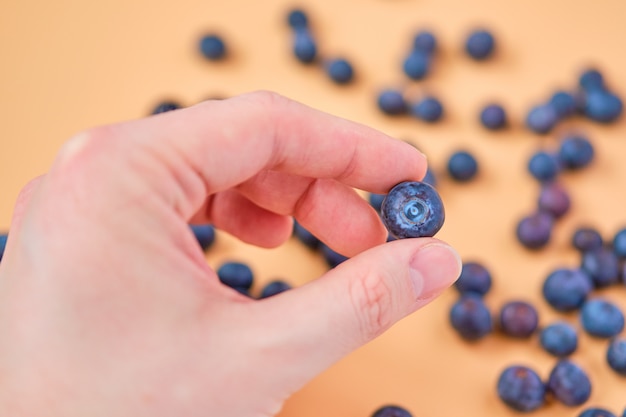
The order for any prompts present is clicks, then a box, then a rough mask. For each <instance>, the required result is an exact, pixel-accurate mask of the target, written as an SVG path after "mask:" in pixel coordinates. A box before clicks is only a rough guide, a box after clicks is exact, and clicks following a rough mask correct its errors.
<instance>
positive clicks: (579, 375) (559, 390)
mask: <svg viewBox="0 0 626 417" xmlns="http://www.w3.org/2000/svg"><path fill="white" fill-rule="evenodd" d="M546 385H547V388H548V391H549V392H551V393H552V395H554V397H555V398H556V399H557V400H559V401H560V402H561V403H563V404H565V405H567V406H570V407H574V406H578V405H581V404H584V403H585V402H586V401H587V400H588V399H589V397H590V396H591V381H590V380H589V377H588V376H587V373H586V372H585V371H584V370H583V369H582V368H581V367H580V366H578V365H576V364H575V363H574V362H571V361H570V360H568V359H561V360H560V361H559V362H558V363H557V364H556V365H555V366H554V368H553V369H552V372H550V376H549V378H548V382H547V384H546Z"/></svg>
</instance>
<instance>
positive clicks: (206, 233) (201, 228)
mask: <svg viewBox="0 0 626 417" xmlns="http://www.w3.org/2000/svg"><path fill="white" fill-rule="evenodd" d="M190 227H191V231H192V232H193V235H194V236H195V237H196V240H197V241H198V243H199V244H200V247H201V248H202V250H203V251H206V250H207V249H208V248H210V247H211V246H212V245H213V242H215V228H214V227H213V225H211V224H192V225H191V226H190Z"/></svg>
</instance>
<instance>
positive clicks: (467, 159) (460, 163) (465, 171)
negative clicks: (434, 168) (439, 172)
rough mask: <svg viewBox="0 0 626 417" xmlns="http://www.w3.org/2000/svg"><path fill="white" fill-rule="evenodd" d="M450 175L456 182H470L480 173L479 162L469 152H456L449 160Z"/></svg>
mask: <svg viewBox="0 0 626 417" xmlns="http://www.w3.org/2000/svg"><path fill="white" fill-rule="evenodd" d="M447 168H448V174H450V177H452V179H454V180H456V181H461V182H465V181H469V180H471V179H473V178H474V177H475V176H476V174H477V173H478V162H477V161H476V158H474V156H473V155H472V154H471V153H470V152H468V151H463V150H461V151H456V152H454V153H453V154H452V155H451V156H450V158H449V159H448V165H447Z"/></svg>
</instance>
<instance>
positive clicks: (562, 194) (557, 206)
mask: <svg viewBox="0 0 626 417" xmlns="http://www.w3.org/2000/svg"><path fill="white" fill-rule="evenodd" d="M570 206H571V199H570V196H569V193H568V192H567V191H566V190H565V188H563V186H562V185H561V184H559V183H557V182H550V183H544V184H542V185H541V191H540V192H539V198H538V199H537V208H538V209H539V210H540V211H543V212H545V213H548V214H550V215H551V216H552V217H554V218H555V219H559V218H561V217H563V216H564V215H565V214H566V213H567V212H568V211H569V209H570Z"/></svg>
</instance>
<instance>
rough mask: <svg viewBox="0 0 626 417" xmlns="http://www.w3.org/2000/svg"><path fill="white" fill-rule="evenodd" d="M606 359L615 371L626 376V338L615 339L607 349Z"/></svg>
mask: <svg viewBox="0 0 626 417" xmlns="http://www.w3.org/2000/svg"><path fill="white" fill-rule="evenodd" d="M606 361H607V363H608V364H609V366H610V367H611V369H613V370H614V371H615V372H617V373H618V374H620V375H624V376H626V339H617V338H616V339H613V340H611V342H610V343H609V348H608V349H607V351H606Z"/></svg>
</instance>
